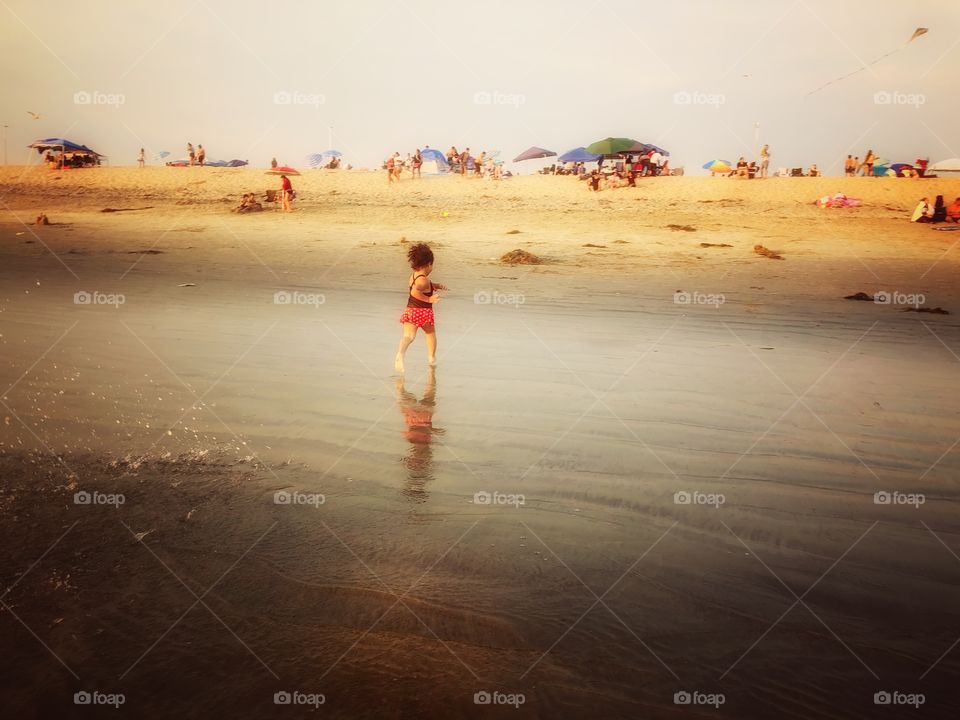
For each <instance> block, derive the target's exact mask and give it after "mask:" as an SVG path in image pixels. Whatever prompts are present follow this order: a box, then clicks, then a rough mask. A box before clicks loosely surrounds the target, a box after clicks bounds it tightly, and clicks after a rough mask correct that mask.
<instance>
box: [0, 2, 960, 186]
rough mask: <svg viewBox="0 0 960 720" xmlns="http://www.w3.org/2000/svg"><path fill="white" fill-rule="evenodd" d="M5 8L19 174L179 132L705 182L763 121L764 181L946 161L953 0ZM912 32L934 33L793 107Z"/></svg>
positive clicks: (269, 150)
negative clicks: (556, 157) (63, 148)
mask: <svg viewBox="0 0 960 720" xmlns="http://www.w3.org/2000/svg"><path fill="white" fill-rule="evenodd" d="M0 16H2V23H0V48H2V50H0V63H2V67H0V70H2V76H3V78H4V79H3V84H4V91H3V93H0V124H5V125H9V128H8V130H7V134H8V140H7V142H8V153H9V154H8V161H9V162H10V163H16V164H22V163H23V162H25V161H26V159H27V157H28V155H27V152H28V151H27V150H26V149H25V148H24V146H25V145H26V144H28V143H29V142H31V141H33V140H35V139H37V138H42V137H51V136H57V137H59V136H65V137H67V138H69V139H71V140H75V141H78V142H82V143H85V144H87V145H89V146H91V147H93V148H94V149H96V150H98V151H100V152H101V153H104V154H106V155H108V156H109V159H110V163H111V164H115V165H123V164H132V163H133V162H134V160H135V157H136V152H137V149H138V148H139V147H140V146H141V145H143V146H145V147H146V148H147V152H148V156H149V155H152V154H153V153H155V152H157V151H159V150H168V151H170V152H171V153H173V157H183V156H184V155H185V151H184V148H185V146H186V143H187V141H191V142H193V143H194V145H196V144H198V143H202V144H203V145H204V146H205V147H206V148H207V152H208V157H209V158H214V159H231V158H240V159H249V160H250V161H251V163H253V164H259V165H265V164H266V163H268V162H269V160H270V158H271V157H272V156H276V157H277V158H278V159H279V160H280V161H281V162H282V163H289V164H292V165H295V166H296V165H300V166H302V165H304V156H305V155H307V154H308V153H311V152H317V151H322V150H325V149H327V146H328V128H330V127H332V128H333V130H332V134H333V146H334V147H335V148H337V149H339V150H341V151H342V152H344V154H345V155H346V158H347V160H348V161H350V162H352V163H353V164H354V165H355V166H372V165H374V164H378V163H379V161H380V160H381V159H382V158H384V157H386V155H388V154H390V153H392V152H393V151H394V150H400V151H401V152H402V153H404V154H405V153H406V152H408V151H412V150H413V149H415V148H416V147H418V146H419V147H422V146H424V145H430V146H431V147H436V148H440V149H443V150H446V149H447V148H448V147H449V146H450V145H451V144H454V145H456V146H457V147H458V148H459V149H461V150H462V149H463V148H464V147H465V146H469V147H470V148H471V150H473V151H475V152H477V151H479V150H482V149H486V150H493V149H499V150H501V151H502V153H503V157H507V158H512V157H513V156H515V155H517V154H518V153H520V152H521V151H523V150H524V149H526V148H527V147H529V146H531V145H539V146H542V147H546V148H549V149H552V150H555V151H557V152H560V153H562V152H564V151H566V150H569V149H570V148H573V147H576V146H579V145H586V144H589V143H590V142H592V141H594V140H597V139H600V138H603V137H607V136H611V135H612V136H626V137H632V138H636V139H638V140H641V141H645V142H652V143H656V144H657V145H660V146H662V147H665V148H667V149H669V150H670V151H671V152H672V158H671V159H672V161H673V164H674V165H683V166H685V167H686V169H687V171H688V172H692V173H702V172H703V171H702V170H700V169H699V167H700V165H701V164H702V163H704V162H706V161H707V160H710V159H713V158H718V157H719V158H724V159H728V160H736V159H737V157H738V156H740V155H746V156H748V157H749V156H750V155H753V154H755V153H756V150H757V148H756V146H755V143H754V136H755V133H756V132H757V130H756V128H755V123H759V124H760V127H759V141H760V142H761V143H764V142H767V143H770V145H771V149H772V153H773V159H772V162H771V166H772V168H774V169H775V168H777V167H781V166H784V167H785V166H801V165H803V166H808V165H809V164H810V163H812V162H815V163H817V164H818V165H819V166H820V167H821V169H824V170H827V169H830V170H831V172H832V173H834V174H835V173H837V172H838V171H839V168H840V165H841V164H842V159H843V157H845V156H846V153H848V152H850V153H853V154H856V155H860V156H861V157H862V156H863V154H864V152H865V150H866V149H867V148H868V147H871V148H873V149H874V150H875V151H876V152H877V153H878V154H879V155H880V156H881V157H888V158H890V159H891V160H894V161H912V160H913V159H914V158H916V157H919V156H929V157H930V158H931V159H932V160H933V161H936V160H939V159H942V158H946V157H957V156H960V123H958V110H960V97H958V88H960V83H958V82H957V68H958V65H960V3H958V2H956V1H955V0H870V1H866V2H859V1H855V0H842V1H838V0H831V1H830V2H824V1H821V0H798V1H797V2H793V1H791V0H757V1H753V0H726V1H720V0H711V1H707V0H672V1H671V2H664V3H659V2H640V1H639V0H633V1H626V0H599V1H597V2H591V0H579V1H568V0H548V1H539V0H538V1H536V2H535V1H533V0H509V1H504V0H483V1H482V2H475V3H471V2H451V1H450V0H390V2H381V1H376V2H374V1H368V0H352V1H351V2H338V1H335V0H323V1H315V2H298V1H296V0H287V2H267V3H264V2H242V3H241V2H220V1H217V0H201V1H199V2H194V1H191V0H165V1H164V2H156V1H154V0H151V1H150V2H144V1H142V0H127V1H125V2H115V1H109V2H107V1H101V0H87V1H86V2H84V3H77V4H66V3H63V2H52V1H46V0H0ZM918 26H925V27H928V28H930V32H929V33H928V34H927V35H925V36H923V37H921V38H919V39H917V40H915V41H914V42H912V43H911V44H909V45H908V46H907V47H906V48H905V49H903V50H902V51H901V52H899V53H897V54H896V55H894V56H892V57H890V58H888V59H886V60H884V61H882V62H881V63H879V64H876V65H873V66H871V67H870V68H869V69H867V70H864V71H862V72H860V73H859V74H857V75H854V76H853V77H851V78H849V79H847V80H844V81H842V82H839V83H837V84H835V85H831V86H830V87H827V88H826V89H824V90H821V91H820V92H818V93H816V94H814V95H812V96H807V93H808V92H810V91H811V90H813V89H814V88H817V87H818V86H820V85H821V84H823V83H824V82H826V81H828V80H830V79H832V78H835V77H837V76H840V75H843V74H846V73H848V72H851V71H853V70H856V69H857V68H859V67H863V65H864V64H865V63H869V62H870V61H872V60H874V59H876V58H877V57H879V56H881V55H883V54H884V53H885V52H888V51H890V50H894V49H896V48H898V47H900V46H902V45H903V43H904V42H906V40H907V39H908V38H909V37H910V35H911V33H912V32H913V30H914V29H915V28H916V27H918ZM78 93H81V94H80V95H77V94H78ZM83 93H86V94H83ZM877 93H881V95H879V96H877V95H876V94H877ZM882 93H887V94H886V95H883V94H882ZM885 100H886V101H889V102H885ZM28 110H31V111H34V112H37V113H40V116H41V117H40V119H39V120H33V119H31V118H30V116H29V115H28V114H27V111H28ZM31 152H32V151H31ZM34 161H35V155H34Z"/></svg>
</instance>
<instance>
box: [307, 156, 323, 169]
mask: <svg viewBox="0 0 960 720" xmlns="http://www.w3.org/2000/svg"><path fill="white" fill-rule="evenodd" d="M305 160H306V161H307V165H309V166H310V167H312V168H318V167H320V166H321V165H323V164H324V163H323V153H311V154H310V155H307V157H306V158H305Z"/></svg>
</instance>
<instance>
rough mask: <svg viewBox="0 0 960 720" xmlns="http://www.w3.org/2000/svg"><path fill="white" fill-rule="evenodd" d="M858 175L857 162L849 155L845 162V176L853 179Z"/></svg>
mask: <svg viewBox="0 0 960 720" xmlns="http://www.w3.org/2000/svg"><path fill="white" fill-rule="evenodd" d="M856 173H857V161H856V160H854V159H853V155H847V159H846V160H844V161H843V174H844V175H846V176H847V177H853V176H854V175H856Z"/></svg>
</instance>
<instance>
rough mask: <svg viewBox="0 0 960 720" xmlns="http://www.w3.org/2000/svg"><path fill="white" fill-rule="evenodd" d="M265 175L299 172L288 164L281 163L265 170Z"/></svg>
mask: <svg viewBox="0 0 960 720" xmlns="http://www.w3.org/2000/svg"><path fill="white" fill-rule="evenodd" d="M265 174H266V175H299V174H300V172H299V171H298V170H296V169H294V168H292V167H290V166H289V165H281V166H280V167H275V168H271V169H270V170H267V172H266V173H265Z"/></svg>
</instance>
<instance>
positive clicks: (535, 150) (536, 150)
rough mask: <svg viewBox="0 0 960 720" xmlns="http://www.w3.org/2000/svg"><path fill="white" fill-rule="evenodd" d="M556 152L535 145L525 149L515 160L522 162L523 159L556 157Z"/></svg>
mask: <svg viewBox="0 0 960 720" xmlns="http://www.w3.org/2000/svg"><path fill="white" fill-rule="evenodd" d="M555 156H556V153H555V152H554V151H553V150H544V149H543V148H541V147H537V146H536V145H534V146H533V147H532V148H528V149H527V150H524V151H523V152H522V153H520V154H519V155H517V156H516V157H515V158H514V159H513V161H514V162H522V161H523V160H539V159H541V158H546V157H555Z"/></svg>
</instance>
